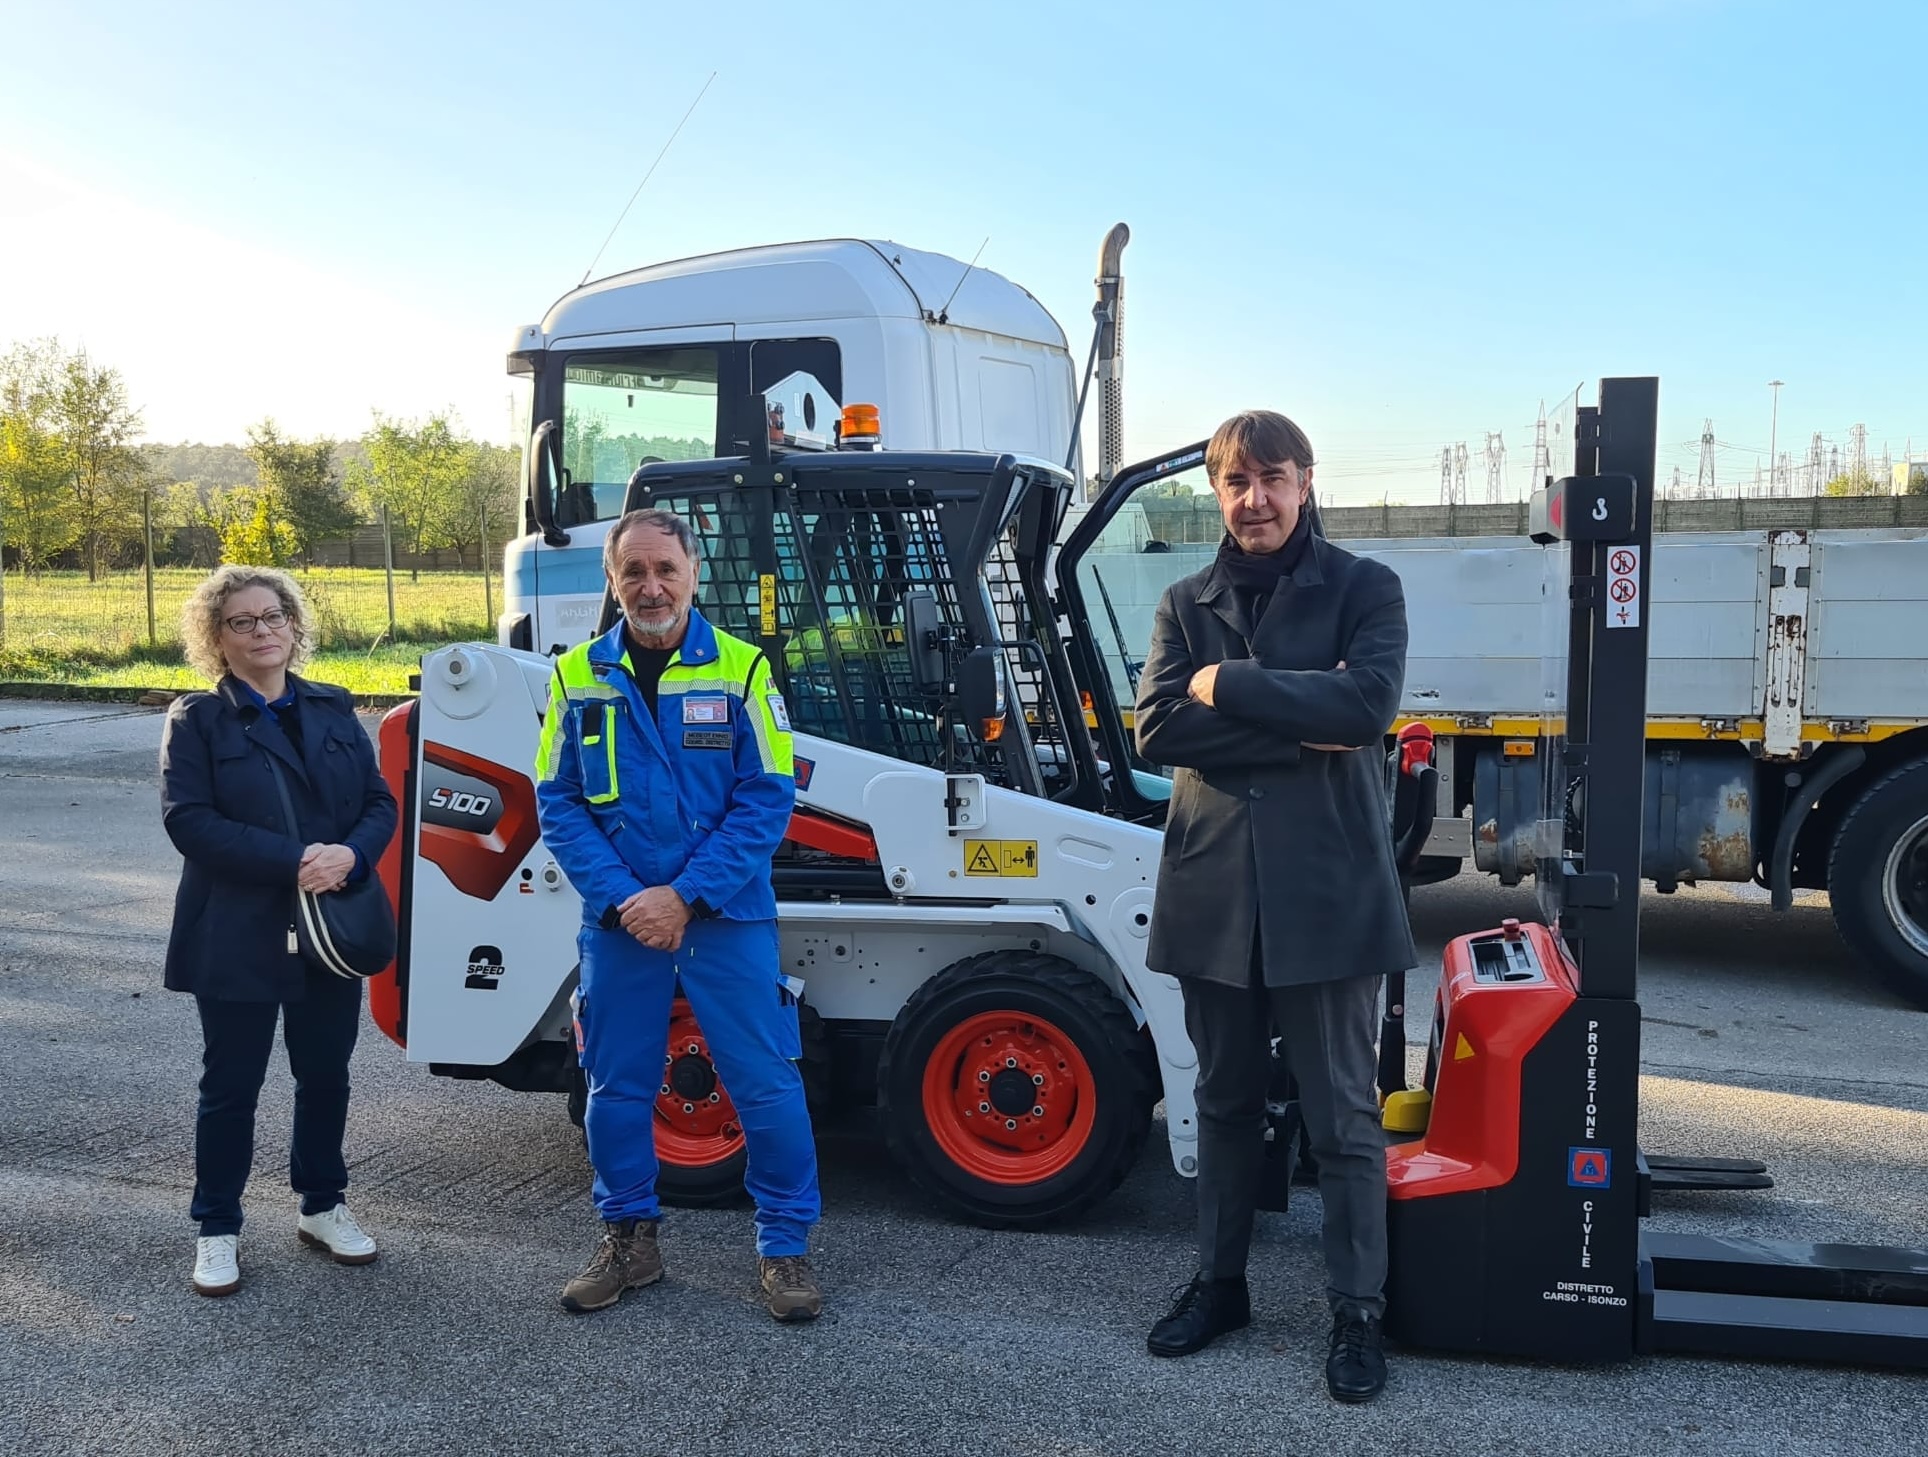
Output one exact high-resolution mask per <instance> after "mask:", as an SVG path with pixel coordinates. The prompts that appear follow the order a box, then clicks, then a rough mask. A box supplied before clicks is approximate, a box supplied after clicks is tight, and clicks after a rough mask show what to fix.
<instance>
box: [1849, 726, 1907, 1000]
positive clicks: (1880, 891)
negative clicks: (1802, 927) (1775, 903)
mask: <svg viewBox="0 0 1928 1457" xmlns="http://www.w3.org/2000/svg"><path fill="white" fill-rule="evenodd" d="M1828 900H1829V902H1830V903H1831V904H1832V905H1833V907H1834V924H1835V926H1836V928H1837V929H1838V930H1839V931H1840V932H1841V938H1842V939H1843V940H1844V941H1846V942H1847V943H1848V945H1849V946H1851V947H1852V948H1853V949H1854V950H1855V951H1856V952H1858V953H1859V954H1860V955H1861V958H1862V959H1863V960H1864V961H1866V962H1867V963H1868V965H1869V967H1870V968H1871V969H1872V970H1873V971H1874V972H1875V974H1876V975H1877V976H1879V977H1880V978H1881V979H1882V980H1883V981H1884V982H1886V983H1887V984H1888V985H1889V986H1890V987H1892V988H1893V989H1894V990H1895V991H1896V992H1898V993H1900V994H1901V995H1902V996H1904V997H1906V998H1907V999H1908V1000H1909V1001H1911V1002H1913V1003H1914V1004H1915V1005H1916V1006H1917V1007H1921V1008H1923V1009H1924V1010H1928V760H1919V759H1918V760H1916V761H1914V762H1913V763H1909V764H1904V765H1902V766H1901V767H1900V768H1898V769H1895V770H1894V771H1892V772H1891V773H1889V774H1887V775H1885V776H1884V777H1882V778H1881V779H1878V780H1876V781H1875V782H1874V783H1873V784H1872V785H1870V786H1869V787H1868V790H1867V792H1866V793H1864V794H1863V795H1862V796H1861V798H1860V799H1858V800H1856V801H1855V802H1854V804H1853V806H1852V807H1850V808H1849V810H1848V812H1847V814H1846V815H1845V816H1843V817H1842V820H1841V828H1840V829H1839V830H1838V831H1836V833H1835V837H1834V848H1833V851H1832V853H1831V854H1830V855H1829V857H1828Z"/></svg>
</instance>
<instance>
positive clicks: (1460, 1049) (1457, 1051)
mask: <svg viewBox="0 0 1928 1457" xmlns="http://www.w3.org/2000/svg"><path fill="white" fill-rule="evenodd" d="M1472 1055H1473V1044H1472V1043H1470V1042H1468V1041H1467V1040H1466V1034H1465V1033H1464V1032H1462V1033H1460V1034H1459V1041H1458V1042H1456V1043H1454V1044H1453V1061H1454V1062H1465V1061H1466V1059H1467V1058H1469V1057H1471V1056H1472Z"/></svg>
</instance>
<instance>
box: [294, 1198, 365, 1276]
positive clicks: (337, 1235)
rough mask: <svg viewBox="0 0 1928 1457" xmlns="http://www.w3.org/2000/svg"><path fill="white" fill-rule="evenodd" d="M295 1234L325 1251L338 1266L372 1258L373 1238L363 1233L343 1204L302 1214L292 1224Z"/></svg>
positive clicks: (356, 1263)
mask: <svg viewBox="0 0 1928 1457" xmlns="http://www.w3.org/2000/svg"><path fill="white" fill-rule="evenodd" d="M295 1234H296V1235H297V1236H298V1237H299V1238H300V1240H301V1242H302V1243H303V1244H305V1245H312V1246H314V1248H316V1249H318V1250H326V1251H328V1253H329V1254H331V1255H333V1256H334V1257H335V1263H336V1264H338V1265H366V1264H369V1263H371V1262H372V1261H373V1260H374V1258H375V1241H374V1240H372V1239H370V1238H369V1237H368V1236H367V1235H366V1234H364V1233H363V1232H362V1227H361V1226H360V1225H359V1224H357V1223H355V1216H354V1215H352V1214H350V1213H349V1212H348V1206H347V1205H346V1204H337V1205H336V1206H335V1207H334V1208H333V1209H330V1210H327V1211H326V1212H324V1213H321V1214H304V1215H302V1216H301V1218H300V1219H299V1220H298V1221H297V1222H296V1224H295Z"/></svg>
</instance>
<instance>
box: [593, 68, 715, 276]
mask: <svg viewBox="0 0 1928 1457" xmlns="http://www.w3.org/2000/svg"><path fill="white" fill-rule="evenodd" d="M715 79H716V72H714V71H712V72H710V80H709V81H705V82H704V83H703V89H702V90H701V91H699V92H697V93H696V100H695V101H692V102H691V103H690V109H689V111H686V112H684V113H683V121H679V122H677V123H676V130H675V131H673V132H671V133H670V134H669V141H667V142H664V143H663V150H662V151H660V152H658V153H657V154H656V160H655V161H654V162H651V163H650V164H649V171H647V172H645V173H644V174H643V180H642V181H641V182H638V183H637V184H636V190H635V191H634V192H632V193H630V194H629V201H628V202H626V203H624V204H623V210H622V211H621V212H620V213H618V214H616V221H615V223H614V225H613V226H611V228H610V229H609V237H608V238H604V239H603V240H602V248H598V249H597V250H596V256H595V257H594V258H591V259H590V260H589V266H588V267H587V268H585V269H583V271H582V283H578V284H577V285H576V287H577V288H581V287H582V284H583V283H587V282H589V275H590V274H592V273H594V272H595V271H596V265H597V264H598V263H599V262H601V261H602V255H603V248H607V247H608V246H609V239H610V238H613V237H615V236H616V229H617V228H620V227H621V226H622V225H623V219H624V218H626V217H628V216H629V210H630V209H631V208H632V207H634V206H635V205H636V199H637V198H638V197H640V196H642V192H643V188H644V187H646V186H648V184H649V179H650V178H651V177H653V176H654V175H655V173H656V168H657V167H658V165H660V164H661V162H662V160H663V158H664V157H665V156H667V155H668V153H669V149H670V146H671V144H672V143H674V142H675V140H676V138H677V136H678V135H679V134H680V133H681V132H682V130H683V122H686V121H688V120H689V119H690V116H691V114H692V113H693V112H695V110H696V107H697V104H698V103H699V102H701V101H702V99H703V97H704V96H705V95H706V94H707V93H708V91H709V89H710V81H714V80H715Z"/></svg>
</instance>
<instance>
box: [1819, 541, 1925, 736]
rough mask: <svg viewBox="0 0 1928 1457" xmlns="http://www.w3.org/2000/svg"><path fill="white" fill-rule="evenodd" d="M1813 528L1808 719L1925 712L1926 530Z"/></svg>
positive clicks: (1921, 715) (1911, 715)
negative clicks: (1870, 533)
mask: <svg viewBox="0 0 1928 1457" xmlns="http://www.w3.org/2000/svg"><path fill="white" fill-rule="evenodd" d="M1884 537H1886V539H1884V540H1870V539H1868V538H1867V537H1866V536H1863V535H1860V534H1858V533H1857V534H1854V535H1847V534H1844V533H1838V532H1826V531H1817V532H1815V533H1813V535H1812V540H1813V547H1814V567H1813V572H1814V576H1813V590H1812V593H1811V596H1810V601H1811V603H1812V607H1811V612H1812V617H1811V620H1810V622H1809V627H1808V652H1807V673H1808V678H1807V694H1806V700H1807V701H1806V708H1807V714H1808V717H1809V718H1810V719H1815V718H1820V719H1829V720H1856V719H1923V718H1928V532H1922V531H1914V530H1909V531H1899V532H1894V533H1884Z"/></svg>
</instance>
